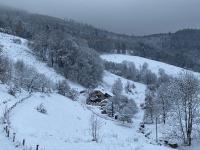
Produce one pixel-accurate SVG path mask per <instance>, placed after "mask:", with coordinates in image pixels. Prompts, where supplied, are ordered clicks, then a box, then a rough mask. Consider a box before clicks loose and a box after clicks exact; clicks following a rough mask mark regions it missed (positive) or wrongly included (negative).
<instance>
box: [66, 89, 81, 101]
mask: <svg viewBox="0 0 200 150" xmlns="http://www.w3.org/2000/svg"><path fill="white" fill-rule="evenodd" d="M78 95H79V93H78V92H77V91H76V90H75V89H72V88H71V89H70V90H69V91H68V93H67V95H66V96H67V97H68V98H70V99H72V100H73V101H76V100H77V99H78Z"/></svg>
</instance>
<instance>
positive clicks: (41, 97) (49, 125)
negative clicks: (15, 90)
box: [0, 33, 170, 150]
mask: <svg viewBox="0 0 200 150" xmlns="http://www.w3.org/2000/svg"><path fill="white" fill-rule="evenodd" d="M13 39H21V38H19V37H15V36H11V35H7V34H3V33H0V45H3V53H4V55H6V56H7V57H9V58H10V59H11V60H13V61H17V60H23V61H24V62H25V64H27V65H30V66H32V67H33V68H35V69H36V70H37V71H38V72H39V73H42V74H45V75H46V77H47V78H48V79H50V80H52V81H54V82H57V81H59V80H62V79H64V77H63V76H62V75H59V74H57V73H56V72H55V71H54V70H53V69H52V68H49V67H48V66H47V65H46V64H45V63H42V62H40V61H39V60H37V59H36V57H35V56H34V55H33V54H32V53H31V51H30V49H29V48H28V47H27V40H25V39H21V41H22V43H21V44H17V43H14V42H13ZM118 78H120V79H121V80H122V83H123V85H125V84H126V83H127V81H128V80H126V79H124V78H122V77H119V76H117V75H114V74H112V73H110V72H107V71H105V72H104V77H103V82H102V85H101V87H103V88H104V89H105V90H107V91H111V87H112V84H113V83H114V81H115V80H116V79H118ZM129 82H132V83H133V81H129ZM69 83H70V86H71V87H72V88H76V89H77V90H79V91H80V90H82V89H84V87H82V86H80V85H78V84H74V83H72V82H70V81H69ZM134 84H135V86H136V88H135V89H134V93H132V94H126V93H125V92H123V94H124V95H127V96H128V97H130V98H133V99H134V100H135V102H136V104H137V105H138V107H139V112H138V113H137V114H136V115H135V117H134V118H133V124H125V125H124V124H123V123H122V122H119V121H115V120H114V119H111V118H109V117H108V116H107V115H103V114H101V112H100V109H99V108H98V107H95V106H87V105H85V104H84V103H82V102H83V101H84V100H85V99H86V97H85V96H84V95H81V96H80V97H79V99H78V101H72V100H70V99H69V98H66V97H63V96H61V95H59V94H56V93H49V94H44V93H32V95H31V96H30V97H29V98H27V99H26V100H25V101H23V102H22V103H19V104H17V105H16V107H15V108H14V109H13V110H12V111H11V116H10V121H11V134H12V133H13V132H15V133H16V140H19V141H20V142H21V141H22V139H26V145H27V146H28V147H29V146H34V147H35V146H36V145H37V144H39V148H40V149H41V150H43V149H45V150H65V149H75V150H88V149H92V150H114V149H116V150H169V149H170V148H168V147H164V146H159V145H157V144H155V142H153V140H152V139H147V138H146V137H145V136H144V135H143V134H141V133H139V132H138V129H139V127H140V123H141V122H142V121H143V115H144V112H143V110H142V109H141V108H140V104H141V103H143V102H144V98H145V96H144V93H145V89H146V86H145V85H143V84H140V83H136V82H134ZM27 94H29V93H26V92H25V91H22V93H21V94H20V93H19V95H17V96H16V97H14V96H11V95H9V94H8V88H7V87H6V86H5V85H0V97H2V98H1V99H0V100H1V101H0V102H1V109H2V110H3V109H4V108H5V106H8V108H9V107H11V106H12V105H13V104H15V102H18V101H19V100H21V99H22V98H23V97H26V96H27ZM4 101H5V102H4ZM41 103H42V104H43V105H44V107H45V108H46V110H47V114H42V113H40V112H38V111H37V110H36V108H37V106H38V105H40V104H41ZM92 114H95V115H96V116H97V117H98V119H99V120H100V122H101V130H100V140H99V142H98V143H96V142H94V141H91V140H92V137H91V133H90V128H91V127H90V118H91V115H92ZM1 115H2V112H1ZM0 127H2V126H0ZM0 131H2V129H1V130H0ZM4 135H5V133H3V132H0V145H3V147H0V150H5V148H6V149H8V150H14V149H16V148H14V146H13V143H12V139H10V140H8V139H7V138H5V137H4ZM1 137H2V138H1ZM1 139H2V140H1ZM18 149H20V148H18ZM40 149H39V150H40Z"/></svg>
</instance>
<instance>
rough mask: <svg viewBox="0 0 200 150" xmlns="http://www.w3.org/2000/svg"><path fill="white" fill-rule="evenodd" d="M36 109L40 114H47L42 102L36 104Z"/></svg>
mask: <svg viewBox="0 0 200 150" xmlns="http://www.w3.org/2000/svg"><path fill="white" fill-rule="evenodd" d="M36 109H37V111H38V112H40V113H42V114H47V110H46V108H45V107H44V105H43V104H42V103H41V104H40V105H38V106H37V108H36Z"/></svg>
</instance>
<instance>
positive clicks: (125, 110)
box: [106, 95, 138, 122]
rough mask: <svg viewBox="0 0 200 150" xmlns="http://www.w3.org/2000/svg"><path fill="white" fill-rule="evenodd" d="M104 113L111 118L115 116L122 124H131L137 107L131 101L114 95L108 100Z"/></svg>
mask: <svg viewBox="0 0 200 150" xmlns="http://www.w3.org/2000/svg"><path fill="white" fill-rule="evenodd" d="M106 112H107V114H108V115H109V116H111V117H114V115H117V118H118V119H119V120H121V121H123V122H125V121H126V122H131V119H132V118H133V116H134V115H135V114H136V113H137V112H138V107H137V105H136V103H135V101H134V100H133V99H128V98H127V97H126V96H122V95H116V96H113V97H112V98H110V99H109V101H108V103H107V105H106Z"/></svg>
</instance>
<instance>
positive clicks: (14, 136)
mask: <svg viewBox="0 0 200 150" xmlns="http://www.w3.org/2000/svg"><path fill="white" fill-rule="evenodd" d="M15 135H16V133H13V142H15Z"/></svg>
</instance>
